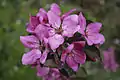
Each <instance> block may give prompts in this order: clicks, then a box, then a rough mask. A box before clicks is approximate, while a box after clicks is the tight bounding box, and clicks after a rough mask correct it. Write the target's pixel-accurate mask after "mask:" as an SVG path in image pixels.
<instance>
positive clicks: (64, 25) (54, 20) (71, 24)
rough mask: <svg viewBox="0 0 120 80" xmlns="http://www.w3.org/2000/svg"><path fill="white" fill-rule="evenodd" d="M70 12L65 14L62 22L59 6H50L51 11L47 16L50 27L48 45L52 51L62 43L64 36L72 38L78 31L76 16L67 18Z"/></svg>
mask: <svg viewBox="0 0 120 80" xmlns="http://www.w3.org/2000/svg"><path fill="white" fill-rule="evenodd" d="M56 11H57V12H56ZM71 12H72V11H71ZM71 12H69V13H67V14H65V15H64V16H66V17H64V19H63V21H62V20H61V17H60V13H61V12H60V8H59V6H58V5H57V4H52V5H51V10H50V11H48V13H47V16H48V22H49V24H50V25H51V29H50V30H49V35H50V37H49V38H48V43H49V44H50V47H51V49H52V50H54V49H56V48H58V47H59V45H61V44H62V43H63V42H64V36H66V37H72V36H73V35H74V33H75V32H77V31H78V29H79V26H78V16H77V15H75V14H74V15H70V16H68V15H69V14H70V13H71Z"/></svg>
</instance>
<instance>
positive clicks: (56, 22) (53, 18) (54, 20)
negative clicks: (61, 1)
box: [47, 11, 61, 29]
mask: <svg viewBox="0 0 120 80" xmlns="http://www.w3.org/2000/svg"><path fill="white" fill-rule="evenodd" d="M47 15H48V21H49V23H50V24H51V25H52V27H53V28H55V29H57V28H59V27H60V24H61V20H60V16H58V15H56V14H55V13H54V12H52V11H48V13H47Z"/></svg>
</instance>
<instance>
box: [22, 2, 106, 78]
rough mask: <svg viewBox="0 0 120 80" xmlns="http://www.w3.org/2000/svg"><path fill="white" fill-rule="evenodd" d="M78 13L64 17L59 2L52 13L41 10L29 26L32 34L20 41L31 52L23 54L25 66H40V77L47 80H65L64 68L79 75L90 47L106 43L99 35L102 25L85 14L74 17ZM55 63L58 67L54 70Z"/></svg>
mask: <svg viewBox="0 0 120 80" xmlns="http://www.w3.org/2000/svg"><path fill="white" fill-rule="evenodd" d="M75 11H76V9H72V10H70V11H69V12H67V13H65V14H63V15H62V14H61V10H60V7H59V6H58V5H57V4H55V3H53V4H52V5H51V7H50V10H49V11H48V12H46V11H45V10H44V9H43V8H40V10H39V12H38V13H37V14H36V16H30V19H29V23H28V24H27V28H26V31H27V32H28V33H29V34H30V35H28V36H20V41H21V42H22V43H23V45H24V46H25V47H26V48H29V50H30V51H29V52H27V53H25V54H24V55H23V57H22V64H23V65H31V66H32V67H36V69H37V71H38V72H37V75H38V76H41V77H43V79H45V80H48V79H50V80H64V79H65V75H64V74H63V73H62V71H61V70H62V69H64V68H69V69H71V70H73V72H76V71H77V70H78V68H79V65H80V64H84V63H85V61H86V58H87V55H86V52H85V51H84V47H85V46H86V45H87V46H96V45H100V44H103V43H104V41H105V39H104V36H103V35H102V34H100V33H99V31H100V28H101V27H102V24H101V23H99V22H94V23H89V24H87V20H86V19H85V17H84V16H83V14H82V12H80V13H79V14H73V12H75ZM89 58H90V57H89ZM49 61H51V62H49ZM48 63H49V64H48ZM54 64H55V66H56V65H57V66H56V67H53V65H54ZM66 66H67V67H66ZM65 80H66V79H65Z"/></svg>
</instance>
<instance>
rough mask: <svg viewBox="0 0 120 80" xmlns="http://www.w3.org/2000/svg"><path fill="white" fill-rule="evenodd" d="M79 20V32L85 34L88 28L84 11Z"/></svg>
mask: <svg viewBox="0 0 120 80" xmlns="http://www.w3.org/2000/svg"><path fill="white" fill-rule="evenodd" d="M78 20H79V24H80V29H79V32H80V33H81V34H83V35H84V30H85V28H86V19H85V17H84V16H83V14H82V12H80V14H79V18H78Z"/></svg>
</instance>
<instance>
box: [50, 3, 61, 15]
mask: <svg viewBox="0 0 120 80" xmlns="http://www.w3.org/2000/svg"><path fill="white" fill-rule="evenodd" d="M50 10H51V11H52V12H54V13H56V14H57V15H60V14H61V11H60V7H59V6H58V5H57V4H56V3H53V4H52V5H51V9H50Z"/></svg>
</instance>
